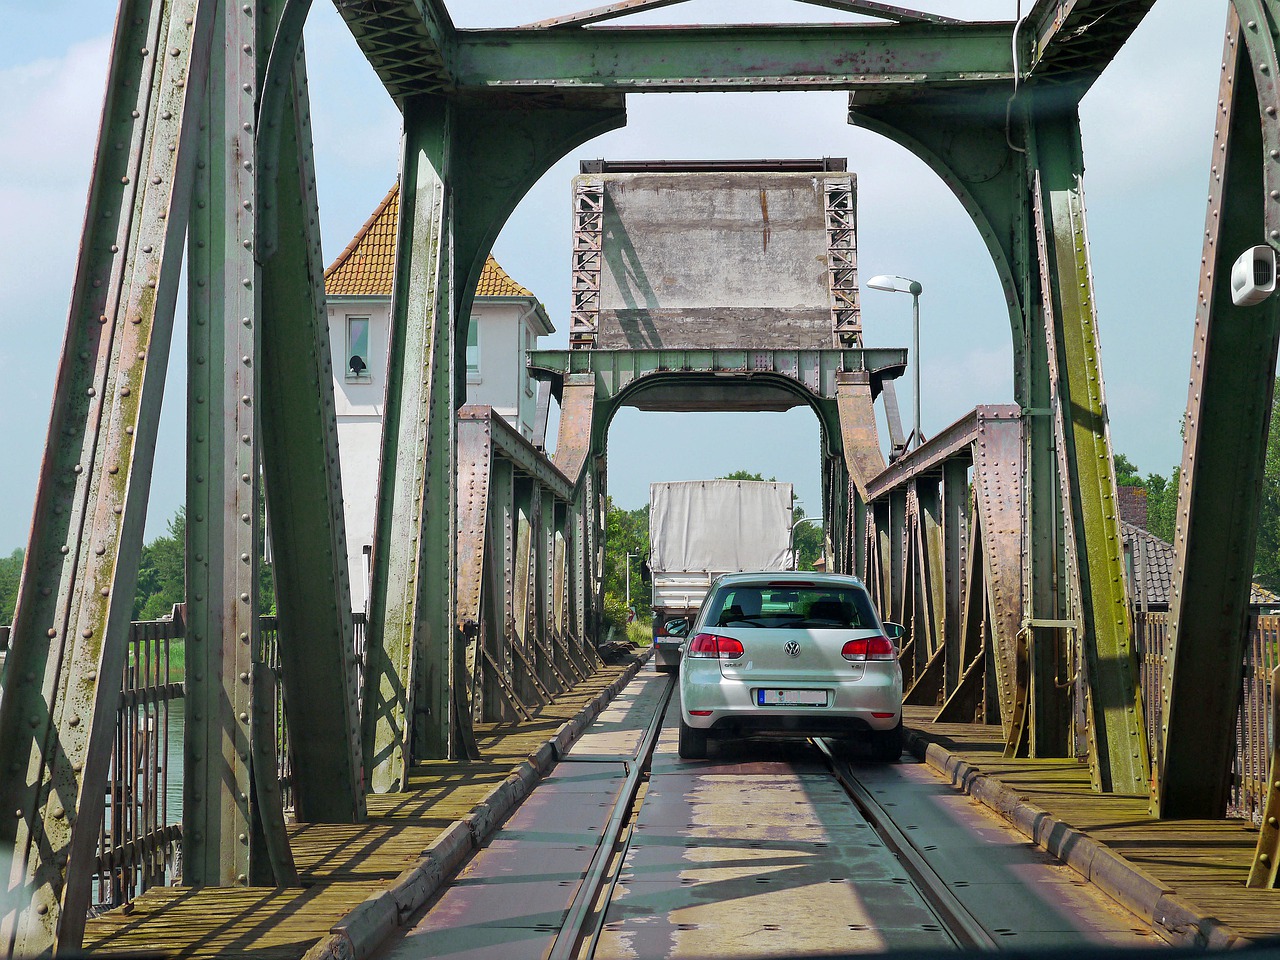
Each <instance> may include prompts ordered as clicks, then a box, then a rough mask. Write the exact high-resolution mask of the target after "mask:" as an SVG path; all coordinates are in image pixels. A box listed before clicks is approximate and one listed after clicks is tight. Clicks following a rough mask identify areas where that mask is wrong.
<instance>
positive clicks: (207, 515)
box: [183, 5, 297, 886]
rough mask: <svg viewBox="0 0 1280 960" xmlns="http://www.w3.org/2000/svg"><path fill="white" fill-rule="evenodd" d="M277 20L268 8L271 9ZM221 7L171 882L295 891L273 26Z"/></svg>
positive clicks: (200, 217) (195, 271)
mask: <svg viewBox="0 0 1280 960" xmlns="http://www.w3.org/2000/svg"><path fill="white" fill-rule="evenodd" d="M276 12H277V14H278V13H279V12H280V9H277V11H276ZM264 13H265V12H264V11H262V10H261V9H258V8H256V7H251V8H250V9H249V10H248V11H245V10H242V9H239V8H234V7H228V6H226V5H222V6H220V7H219V8H218V10H217V13H216V26H215V30H216V36H217V37H218V47H217V48H218V49H220V50H222V49H225V50H229V51H235V53H234V55H226V56H218V57H215V58H214V61H213V65H212V69H211V72H210V79H209V84H208V93H207V95H206V97H205V104H204V113H203V116H202V119H203V120H204V142H203V143H202V144H201V158H200V163H199V169H198V172H197V177H196V187H195V191H194V193H195V209H194V212H193V215H192V224H191V230H190V231H189V235H188V242H189V245H190V257H189V260H190V263H191V275H192V277H191V279H192V282H191V283H190V284H189V285H188V297H189V304H188V338H187V350H188V371H189V376H188V403H187V504H186V517H187V543H186V571H187V644H186V651H187V658H188V659H187V664H188V676H187V684H188V686H187V696H188V713H187V723H186V729H185V731H184V740H185V758H186V767H185V769H186V776H185V778H184V783H183V790H184V796H183V838H184V847H183V850H184V865H183V880H184V882H185V883H187V884H191V885H206V884H207V885H216V886H247V885H254V884H280V885H288V884H291V883H296V882H297V873H296V868H295V865H294V862H293V856H292V853H291V851H290V847H289V838H288V834H287V832H286V830H285V824H284V808H283V798H282V796H281V792H280V784H279V774H278V752H277V736H278V732H277V730H276V729H275V726H274V724H273V723H272V722H271V721H270V720H269V719H267V715H266V714H265V713H264V710H263V709H262V708H263V707H264V706H265V704H266V703H267V702H270V701H273V700H274V695H273V694H274V676H273V675H272V673H271V670H270V667H269V666H268V665H267V663H266V662H265V659H264V657H263V650H262V634H261V627H260V622H259V612H260V611H259V609H258V582H259V571H260V567H261V563H262V543H263V532H262V529H261V520H260V513H259V508H260V506H261V501H260V497H259V483H258V476H259V469H260V466H261V463H262V440H261V436H260V428H261V422H260V418H259V414H258V407H259V401H260V400H261V385H262V378H261V366H260V364H261V360H262V353H261V350H262V337H261V333H262V323H261V321H262V286H261V280H262V272H261V269H260V267H259V264H258V263H257V261H256V259H255V256H256V253H255V246H256V240H257V222H256V213H255V212H254V206H255V201H256V199H257V191H258V183H257V164H256V154H255V146H256V138H255V132H254V131H255V129H256V119H257V111H258V100H257V96H256V92H255V91H256V90H257V89H258V80H259V74H260V72H261V70H262V68H263V67H264V66H265V64H266V60H267V56H268V54H269V51H270V49H271V42H272V40H273V36H274V31H273V29H272V28H273V26H274V18H273V17H271V16H269V15H261V16H255V15H253V14H264Z"/></svg>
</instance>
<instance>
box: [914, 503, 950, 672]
mask: <svg viewBox="0 0 1280 960" xmlns="http://www.w3.org/2000/svg"><path fill="white" fill-rule="evenodd" d="M915 485H916V502H917V504H918V507H919V516H920V521H919V522H920V546H921V548H922V551H923V557H922V561H921V570H920V573H921V575H922V577H923V579H924V583H925V586H926V589H925V591H924V594H925V596H926V597H927V604H926V607H927V611H926V612H927V615H928V618H929V653H930V655H932V654H933V653H934V652H935V651H937V650H938V648H939V647H941V646H942V645H943V637H944V636H945V633H946V615H947V614H946V611H947V604H946V570H945V565H944V559H945V558H944V548H943V542H942V537H943V532H942V529H943V528H942V525H943V518H942V491H941V489H939V487H940V484H939V480H938V479H937V478H936V477H918V478H917V479H916V481H915Z"/></svg>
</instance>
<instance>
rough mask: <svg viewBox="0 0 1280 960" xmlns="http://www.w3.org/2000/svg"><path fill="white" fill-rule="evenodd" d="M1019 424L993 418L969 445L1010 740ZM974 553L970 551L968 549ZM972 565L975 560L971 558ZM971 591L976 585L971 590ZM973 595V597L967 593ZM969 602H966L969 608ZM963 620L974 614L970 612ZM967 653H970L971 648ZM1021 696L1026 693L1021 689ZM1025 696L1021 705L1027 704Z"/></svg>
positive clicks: (1021, 471)
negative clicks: (971, 446)
mask: <svg viewBox="0 0 1280 960" xmlns="http://www.w3.org/2000/svg"><path fill="white" fill-rule="evenodd" d="M1023 456H1024V438H1023V423H1022V421H1021V420H1018V419H1016V418H1012V417H1008V418H992V419H989V420H984V421H981V422H980V423H979V427H978V436H977V438H976V439H975V441H974V444H973V497H974V502H975V511H974V512H975V518H976V523H977V527H976V529H975V533H974V535H975V536H980V538H981V543H982V546H981V549H982V568H981V569H982V571H983V573H984V576H983V578H982V581H983V582H982V589H983V592H984V597H983V604H984V605H985V609H986V610H988V611H989V615H988V616H989V620H990V627H991V642H992V648H993V650H994V652H995V654H996V657H995V662H994V663H991V662H990V661H988V673H989V674H990V673H991V672H994V673H995V679H996V683H995V686H996V689H997V691H998V696H999V701H1000V717H1001V721H1002V723H1003V724H1004V731H1005V736H1006V738H1008V737H1009V735H1010V733H1011V730H1012V726H1013V723H1014V717H1015V715H1017V713H1018V712H1019V709H1018V691H1019V684H1018V670H1017V667H1018V663H1019V660H1020V655H1019V652H1018V651H1019V636H1020V635H1021V633H1022V612H1023V609H1024V603H1025V598H1024V597H1023V594H1022V588H1023V581H1022V567H1023V563H1024V551H1023V542H1024V534H1023V531H1022V525H1023V518H1024V516H1025V513H1024V511H1025V507H1024V497H1025V496H1026V493H1025V488H1024V476H1025V466H1024V463H1023ZM970 549H971V550H972V549H976V548H974V547H971V548H970ZM974 562H975V566H976V564H977V558H976V557H975V560H974ZM975 588H976V587H975ZM970 595H971V596H972V593H971V594H970ZM972 606H973V604H970V608H972ZM965 616H966V619H968V618H969V617H971V616H973V613H972V610H971V609H970V610H969V611H968V612H966V614H965ZM970 652H972V650H970ZM1023 693H1024V694H1025V693H1026V691H1025V689H1024V690H1023ZM1027 705H1028V704H1027V701H1026V699H1025V696H1024V698H1023V701H1022V706H1023V707H1024V708H1025V707H1026V706H1027Z"/></svg>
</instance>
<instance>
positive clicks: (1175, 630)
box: [1154, 0, 1280, 819]
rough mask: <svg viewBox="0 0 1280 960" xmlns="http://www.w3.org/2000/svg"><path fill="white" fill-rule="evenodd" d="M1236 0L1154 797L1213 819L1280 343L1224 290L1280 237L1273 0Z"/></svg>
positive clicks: (1231, 739)
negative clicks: (1237, 270) (1245, 257)
mask: <svg viewBox="0 0 1280 960" xmlns="http://www.w3.org/2000/svg"><path fill="white" fill-rule="evenodd" d="M1234 6H1235V10H1236V11H1238V12H1239V18H1238V19H1237V17H1236V14H1235V12H1234V11H1233V12H1231V13H1230V14H1229V16H1228V27H1227V39H1226V45H1225V50H1224V53H1223V58H1222V64H1223V67H1222V79H1221V87H1220V92H1219V100H1220V102H1221V103H1222V107H1221V108H1220V109H1219V110H1218V116H1217V128H1216V131H1215V135H1214V141H1213V142H1214V144H1215V146H1216V147H1217V149H1215V150H1214V157H1213V165H1212V169H1211V174H1210V180H1209V207H1208V213H1207V216H1206V218H1205V241H1204V257H1205V261H1204V262H1205V266H1204V273H1203V274H1202V275H1201V278H1200V289H1199V296H1198V298H1197V303H1196V308H1197V309H1196V323H1195V333H1194V339H1193V345H1192V351H1193V363H1192V367H1191V385H1190V391H1189V396H1188V401H1187V427H1186V438H1185V441H1184V445H1183V453H1182V471H1181V486H1180V487H1179V490H1178V512H1177V526H1176V528H1175V535H1174V547H1175V549H1176V551H1177V564H1176V566H1175V568H1174V576H1173V583H1172V592H1171V596H1170V602H1169V615H1170V616H1169V640H1168V654H1167V656H1168V668H1167V670H1166V675H1165V683H1164V691H1163V699H1164V718H1163V720H1164V729H1163V730H1162V731H1161V736H1162V737H1163V743H1164V750H1163V751H1162V756H1161V766H1160V769H1159V771H1158V774H1157V796H1156V797H1155V804H1154V806H1155V810H1156V812H1157V813H1158V815H1159V816H1160V817H1162V818H1171V819H1172V818H1185V817H1197V818H1207V819H1211V818H1217V817H1221V816H1223V814H1224V813H1225V810H1226V804H1227V800H1228V796H1229V779H1228V771H1229V770H1230V764H1231V762H1232V758H1233V757H1234V756H1235V752H1236V713H1237V710H1238V707H1239V698H1240V684H1241V678H1242V673H1243V662H1244V653H1245V650H1246V648H1247V643H1248V629H1247V626H1246V614H1247V606H1248V602H1249V591H1250V581H1251V580H1252V574H1253V561H1254V553H1255V548H1256V531H1257V521H1258V511H1259V501H1260V498H1261V495H1262V479H1263V473H1264V467H1265V455H1266V443H1267V431H1268V426H1269V419H1270V414H1271V405H1272V393H1273V390H1274V385H1275V372H1276V356H1277V347H1278V345H1280V299H1277V298H1276V297H1275V296H1274V295H1273V296H1272V297H1271V298H1270V299H1268V300H1265V301H1263V302H1262V303H1260V304H1257V305H1256V306H1251V307H1237V306H1235V305H1233V303H1232V300H1231V291H1230V278H1231V266H1232V264H1233V263H1234V261H1235V259H1236V258H1237V257H1238V256H1239V255H1240V254H1241V253H1242V252H1243V251H1244V250H1246V249H1248V248H1249V247H1251V246H1253V245H1255V244H1259V243H1266V242H1270V244H1271V245H1272V246H1273V247H1276V246H1277V245H1278V238H1280V211H1277V209H1276V207H1277V205H1276V204H1275V203H1274V202H1272V201H1271V200H1270V199H1269V198H1272V197H1274V196H1276V194H1275V193H1273V191H1278V190H1280V171H1277V164H1276V163H1275V162H1274V160H1269V159H1267V158H1268V157H1275V156H1276V155H1277V151H1280V123H1278V122H1277V119H1276V117H1275V115H1274V108H1275V107H1277V106H1278V105H1280V91H1278V90H1277V87H1276V75H1277V71H1280V58H1278V57H1277V54H1276V46H1277V38H1276V32H1277V25H1278V24H1280V19H1278V18H1280V6H1278V5H1277V4H1275V3H1272V2H1269V0H1237V2H1236V3H1235V5H1234ZM1240 21H1244V22H1245V24H1246V26H1244V27H1243V28H1242V26H1241V23H1240ZM1260 121H1261V122H1260ZM1276 774H1277V771H1275V770H1272V772H1271V777H1272V779H1273V780H1274V778H1275V777H1276ZM1268 793H1269V794H1271V793H1274V791H1268Z"/></svg>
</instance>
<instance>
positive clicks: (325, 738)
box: [258, 48, 365, 823]
mask: <svg viewBox="0 0 1280 960" xmlns="http://www.w3.org/2000/svg"><path fill="white" fill-rule="evenodd" d="M290 62H291V63H293V65H294V70H293V73H292V76H290V77H288V78H286V80H285V83H287V84H288V86H289V87H290V88H291V92H290V94H289V95H288V97H287V98H286V100H285V110H284V112H283V116H282V117H281V118H280V123H279V124H278V126H279V127H280V128H281V135H280V141H281V142H280V149H279V151H278V158H279V161H280V162H279V165H278V166H276V165H274V164H273V166H272V167H271V168H269V169H270V171H271V172H273V173H275V176H273V177H270V179H271V180H273V181H274V184H273V187H274V189H273V190H272V191H271V193H272V195H273V197H274V199H275V204H276V207H277V213H276V221H277V223H278V227H279V234H280V236H279V243H278V246H277V252H276V254H275V256H273V257H272V258H271V259H270V260H268V261H267V262H266V263H265V264H263V266H262V317H263V322H262V363H261V367H262V379H263V387H264V389H263V391H262V397H263V402H262V403H261V404H259V412H260V417H261V422H262V432H263V442H264V445H265V450H266V451H267V455H266V456H264V457H263V478H264V481H265V484H264V486H265V492H266V499H267V505H268V511H267V515H268V516H269V517H270V520H271V544H272V552H273V557H274V564H273V572H274V575H275V584H276V609H277V615H276V623H277V630H278V636H279V647H280V665H281V677H280V682H281V685H282V686H283V689H284V708H285V712H286V716H287V718H288V724H289V745H290V749H291V751H292V754H293V796H294V812H295V816H296V818H297V819H298V820H300V821H312V822H316V821H319V822H328V823H352V822H356V821H359V820H363V819H364V815H365V802H364V785H363V783H362V770H361V762H362V755H361V750H360V721H359V694H358V691H357V689H356V666H357V664H358V662H359V661H358V658H357V656H356V651H355V642H354V627H353V623H352V617H351V584H350V582H349V573H348V571H347V543H346V534H345V523H344V517H343V508H342V479H341V476H340V473H339V461H338V432H337V416H336V412H335V408H334V395H333V364H332V361H331V358H330V355H329V327H328V322H327V317H326V312H325V307H324V261H323V259H322V257H321V251H320V214H319V207H318V204H317V197H316V192H315V182H316V181H315V168H314V162H313V159H312V151H311V124H310V107H309V104H308V100H307V95H306V67H305V60H304V57H303V55H302V53H301V51H300V50H298V49H297V48H295V57H294V58H293V59H292V60H291V61H290ZM259 166H260V168H261V167H262V165H261V164H260V165H259ZM268 176H269V175H268V174H266V173H264V176H263V179H266V178H267V177H268ZM262 192H263V191H262V190H261V184H260V190H259V194H260V195H261V193H262ZM263 232H264V231H263V229H262V225H261V220H260V221H259V230H258V235H259V239H261V237H262V234H263Z"/></svg>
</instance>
